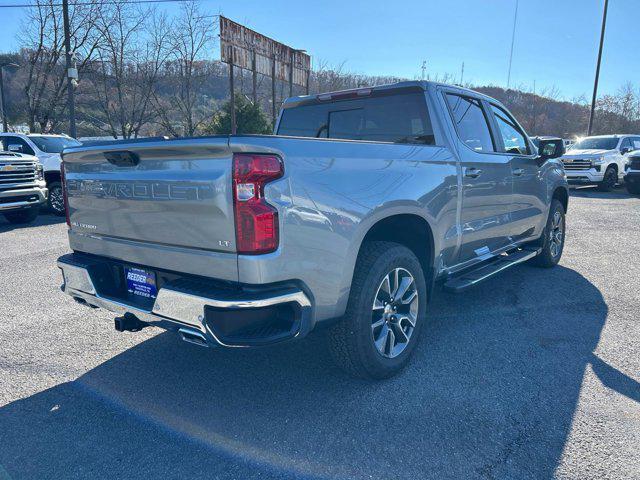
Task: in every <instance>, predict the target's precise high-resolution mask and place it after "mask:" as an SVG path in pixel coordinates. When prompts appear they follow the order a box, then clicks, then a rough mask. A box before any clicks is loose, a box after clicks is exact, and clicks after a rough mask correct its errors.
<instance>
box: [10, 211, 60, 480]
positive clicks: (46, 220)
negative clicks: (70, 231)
mask: <svg viewBox="0 0 640 480" xmlns="http://www.w3.org/2000/svg"><path fill="white" fill-rule="evenodd" d="M65 221H66V220H65V218H64V216H62V217H60V216H58V215H53V214H52V213H46V212H43V213H40V215H38V217H37V218H36V219H35V221H34V222H32V223H21V224H13V223H9V222H8V221H7V220H5V218H4V217H3V216H2V215H0V234H1V233H3V232H9V231H11V230H17V229H25V228H33V227H41V226H43V225H55V224H58V223H64V222H65ZM0 478H1V477H0Z"/></svg>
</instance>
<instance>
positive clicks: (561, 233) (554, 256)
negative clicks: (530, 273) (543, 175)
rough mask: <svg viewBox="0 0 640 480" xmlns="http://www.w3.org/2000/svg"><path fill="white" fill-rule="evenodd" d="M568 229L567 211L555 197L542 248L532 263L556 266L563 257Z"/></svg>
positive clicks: (541, 243) (541, 242)
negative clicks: (566, 221)
mask: <svg viewBox="0 0 640 480" xmlns="http://www.w3.org/2000/svg"><path fill="white" fill-rule="evenodd" d="M565 231H566V223H565V212H564V207H563V206H562V203H560V201H559V200H557V199H554V200H553V201H552V202H551V208H550V209H549V218H548V219H547V225H546V227H545V228H544V232H543V234H542V237H541V238H540V247H541V248H542V250H541V251H540V253H539V254H538V255H537V256H535V257H534V258H533V259H532V260H531V263H533V264H534V265H537V266H538V267H545V268H550V267H554V266H556V265H557V264H558V262H559V261H560V257H562V251H563V250H564V238H565Z"/></svg>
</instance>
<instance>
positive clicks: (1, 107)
mask: <svg viewBox="0 0 640 480" xmlns="http://www.w3.org/2000/svg"><path fill="white" fill-rule="evenodd" d="M19 66H20V65H18V64H16V63H1V64H0V115H2V131H3V132H5V133H6V132H8V131H9V122H8V121H7V112H6V108H7V102H6V99H5V96H4V77H3V76H2V69H3V68H5V67H9V68H18V67H19Z"/></svg>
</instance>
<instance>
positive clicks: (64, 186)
mask: <svg viewBox="0 0 640 480" xmlns="http://www.w3.org/2000/svg"><path fill="white" fill-rule="evenodd" d="M60 183H62V200H63V202H64V215H65V217H67V226H68V227H71V219H70V218H69V198H68V197H67V182H66V180H65V175H64V162H62V163H60Z"/></svg>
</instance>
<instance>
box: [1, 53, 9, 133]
mask: <svg viewBox="0 0 640 480" xmlns="http://www.w3.org/2000/svg"><path fill="white" fill-rule="evenodd" d="M3 68H4V65H0V115H2V131H3V132H5V133H6V132H8V131H9V126H8V125H7V114H6V113H5V111H4V103H5V102H4V79H3V78H2V69H3Z"/></svg>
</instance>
